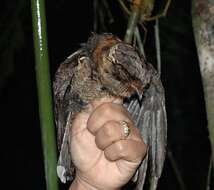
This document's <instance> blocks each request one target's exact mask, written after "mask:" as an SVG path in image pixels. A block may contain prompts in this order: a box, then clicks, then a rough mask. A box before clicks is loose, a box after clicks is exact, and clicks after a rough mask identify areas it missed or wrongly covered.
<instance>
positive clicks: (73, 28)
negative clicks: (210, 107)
mask: <svg viewBox="0 0 214 190" xmlns="http://www.w3.org/2000/svg"><path fill="white" fill-rule="evenodd" d="M109 6H110V9H111V10H112V14H113V17H114V22H113V23H108V22H107V19H106V28H105V27H103V26H102V25H100V26H99V31H100V32H101V31H102V32H103V31H108V32H113V33H114V34H116V35H118V36H119V37H121V38H123V37H124V33H125V29H126V24H127V20H126V19H125V18H124V15H123V12H122V11H121V9H120V7H119V6H118V2H117V1H113V0H109ZM46 14H47V30H48V46H49V58H50V67H51V75H52V79H53V76H54V72H55V71H56V69H57V67H58V66H59V63H60V62H62V61H63V60H64V59H65V58H66V57H67V56H68V55H69V54H71V53H72V52H74V51H75V50H77V49H78V48H79V44H80V43H82V42H85V41H86V40H87V38H88V37H89V35H90V33H91V32H92V31H93V1H85V0H78V1H77V0H76V1H69V0H61V1H59V0H52V1H50V0H47V1H46ZM144 26H145V27H146V28H147V30H148V36H147V38H146V44H145V51H146V55H147V58H148V60H149V61H150V62H152V63H155V62H156V58H155V47H154V35H153V26H154V22H150V23H145V25H144ZM160 39H161V54H162V81H163V84H164V87H165V91H166V104H167V115H168V147H169V148H170V150H171V151H172V154H173V156H174V159H175V161H176V163H177V167H178V169H179V172H180V174H181V176H182V178H183V181H184V183H185V184H186V186H187V189H194V190H202V189H203V190H204V189H205V187H206V179H207V173H208V165H209V157H210V147H209V140H208V132H207V122H206V114H205V107H204V99H203V89H202V84H201V78H200V71H199V63H198V58H197V52H196V47H195V43H194V37H193V31H192V23H191V1H190V0H177V1H173V2H172V4H171V6H170V8H169V11H168V14H167V17H166V18H162V19H161V20H160ZM154 65H155V64H154ZM37 104H38V103H37V89H36V81H35V63H34V53H33V36H32V23H31V7H30V1H28V0H22V1H21V0H16V1H15V0H14V1H12V0H11V1H7V0H2V1H1V5H0V108H1V109H0V110H1V138H0V139H1V141H2V142H1V148H0V151H1V155H0V156H1V157H0V158H1V159H0V160H1V167H0V168H1V176H2V177H1V186H2V187H5V189H37V190H38V189H40V190H43V189H45V177H44V171H43V170H44V168H43V167H44V166H43V156H42V147H41V139H40V127H39V118H38V105H37ZM2 166H3V167H2ZM4 185H5V186H4ZM1 189H3V188H1ZM159 189H164V190H166V189H173V190H177V189H178V190H179V189H180V187H179V184H178V181H177V178H176V176H175V173H174V170H173V169H172V165H171V163H170V160H169V159H168V157H167V159H166V163H165V167H164V172H163V175H162V178H161V180H160V186H159Z"/></svg>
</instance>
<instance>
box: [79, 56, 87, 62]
mask: <svg viewBox="0 0 214 190" xmlns="http://www.w3.org/2000/svg"><path fill="white" fill-rule="evenodd" d="M84 59H86V57H85V56H82V57H79V58H78V62H79V63H83V61H84Z"/></svg>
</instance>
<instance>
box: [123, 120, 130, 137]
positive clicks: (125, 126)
mask: <svg viewBox="0 0 214 190" xmlns="http://www.w3.org/2000/svg"><path fill="white" fill-rule="evenodd" d="M121 127H123V135H124V139H126V138H127V137H128V136H129V135H130V132H131V129H130V127H129V124H128V123H127V122H126V121H121Z"/></svg>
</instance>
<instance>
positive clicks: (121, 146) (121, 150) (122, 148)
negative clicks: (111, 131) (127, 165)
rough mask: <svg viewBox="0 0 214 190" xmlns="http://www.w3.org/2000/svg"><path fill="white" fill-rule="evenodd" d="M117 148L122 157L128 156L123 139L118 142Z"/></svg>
mask: <svg viewBox="0 0 214 190" xmlns="http://www.w3.org/2000/svg"><path fill="white" fill-rule="evenodd" d="M117 150H118V154H119V155H120V157H125V156H126V148H125V145H124V143H123V141H119V142H118V143H117Z"/></svg>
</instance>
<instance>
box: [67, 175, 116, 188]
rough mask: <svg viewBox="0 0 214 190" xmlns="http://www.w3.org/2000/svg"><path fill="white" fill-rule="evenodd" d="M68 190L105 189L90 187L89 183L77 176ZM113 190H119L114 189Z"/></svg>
mask: <svg viewBox="0 0 214 190" xmlns="http://www.w3.org/2000/svg"><path fill="white" fill-rule="evenodd" d="M69 190H105V189H100V188H96V187H95V186H93V185H91V184H90V183H88V182H87V181H85V180H83V179H81V178H80V177H79V176H78V175H76V177H75V179H74V181H73V182H72V184H71V186H70V188H69ZM114 190H120V189H114Z"/></svg>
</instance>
